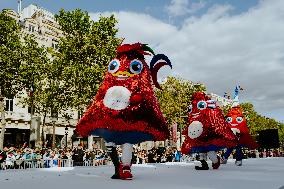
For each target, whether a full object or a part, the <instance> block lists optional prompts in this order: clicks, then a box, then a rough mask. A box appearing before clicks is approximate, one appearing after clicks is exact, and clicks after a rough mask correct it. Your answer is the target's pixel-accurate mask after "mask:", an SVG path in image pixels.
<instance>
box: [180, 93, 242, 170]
mask: <svg viewBox="0 0 284 189" xmlns="http://www.w3.org/2000/svg"><path fill="white" fill-rule="evenodd" d="M191 100H192V105H191V106H189V113H188V127H187V128H186V129H185V130H184V131H183V134H184V135H186V139H185V141H184V143H183V145H182V153H183V154H190V153H199V154H200V161H201V165H202V166H201V167H200V166H195V169H197V170H208V169H209V167H208V164H207V162H206V161H205V160H204V156H205V155H206V153H207V155H208V157H209V159H210V160H211V161H212V167H213V169H218V168H219V166H220V158H219V157H218V156H217V154H216V151H217V150H221V149H223V148H226V147H233V146H235V145H236V140H237V139H236V136H235V135H234V134H233V133H232V131H231V130H230V127H229V126H228V123H226V122H225V118H224V116H223V114H222V110H221V109H220V108H219V107H218V106H216V102H215V101H213V100H211V99H210V98H209V97H208V96H207V95H206V94H205V93H203V92H196V93H194V94H193V95H192V99H191Z"/></svg>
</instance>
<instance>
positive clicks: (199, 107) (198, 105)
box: [197, 101, 207, 110]
mask: <svg viewBox="0 0 284 189" xmlns="http://www.w3.org/2000/svg"><path fill="white" fill-rule="evenodd" d="M206 107H207V103H206V102H205V101H199V102H198V103H197V108H198V109H199V110H204V109H205V108H206Z"/></svg>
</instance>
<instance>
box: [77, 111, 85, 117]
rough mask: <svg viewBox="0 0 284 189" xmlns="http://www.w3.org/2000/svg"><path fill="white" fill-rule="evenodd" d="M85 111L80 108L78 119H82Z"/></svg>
mask: <svg viewBox="0 0 284 189" xmlns="http://www.w3.org/2000/svg"><path fill="white" fill-rule="evenodd" d="M83 113H84V112H83V111H82V110H79V111H78V119H81V118H82V117H83Z"/></svg>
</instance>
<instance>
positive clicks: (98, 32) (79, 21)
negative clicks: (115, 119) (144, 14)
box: [52, 9, 121, 110]
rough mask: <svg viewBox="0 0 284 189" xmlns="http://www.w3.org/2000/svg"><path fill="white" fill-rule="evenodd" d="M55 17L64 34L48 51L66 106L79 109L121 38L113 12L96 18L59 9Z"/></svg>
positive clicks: (94, 88) (98, 81)
mask: <svg viewBox="0 0 284 189" xmlns="http://www.w3.org/2000/svg"><path fill="white" fill-rule="evenodd" d="M55 18H56V20H57V22H58V23H59V25H60V26H61V30H62V31H63V35H64V37H62V38H61V39H60V41H59V43H58V49H57V50H56V51H54V52H53V53H52V55H53V57H54V61H53V62H55V63H56V64H57V67H58V69H59V70H60V77H61V79H62V80H61V83H60V84H61V85H62V87H63V88H64V89H65V91H63V93H64V96H65V98H64V99H63V100H64V103H66V107H69V108H76V109H77V110H82V109H83V108H84V107H85V106H87V105H88V104H89V103H90V101H91V100H92V98H93V97H94V96H95V94H96V92H97V90H98V88H99V86H100V84H101V82H102V80H103V77H104V75H105V71H106V68H107V65H108V63H109V61H110V60H111V59H112V58H113V57H114V56H115V53H116V48H117V46H118V45H119V44H120V43H121V39H118V38H116V34H117V29H116V28H115V24H116V23H117V21H116V19H115V18H114V16H110V17H100V18H99V20H98V21H97V22H95V21H93V20H91V19H90V16H89V15H88V13H87V12H83V11H81V10H80V9H76V10H74V11H65V10H63V9H62V10H60V12H59V14H57V15H55Z"/></svg>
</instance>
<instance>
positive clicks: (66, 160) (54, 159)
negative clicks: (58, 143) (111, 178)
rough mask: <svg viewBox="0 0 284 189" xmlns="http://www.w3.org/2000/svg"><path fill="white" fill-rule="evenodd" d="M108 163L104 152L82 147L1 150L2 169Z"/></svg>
mask: <svg viewBox="0 0 284 189" xmlns="http://www.w3.org/2000/svg"><path fill="white" fill-rule="evenodd" d="M107 161H108V157H107V154H106V152H105V151H104V150H102V149H99V148H96V149H93V150H83V147H82V146H80V145H79V146H76V147H74V148H73V149H70V148H62V149H57V148H55V149H50V148H47V149H39V148H35V149H31V148H28V147H22V148H15V147H10V148H7V147H4V148H3V150H1V149H0V169H1V168H2V169H3V168H5V169H20V168H22V169H24V168H29V167H36V168H48V167H58V166H62V167H64V166H84V165H87V166H89V165H103V164H106V163H107ZM4 162H5V164H4ZM67 164H68V165H67Z"/></svg>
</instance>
